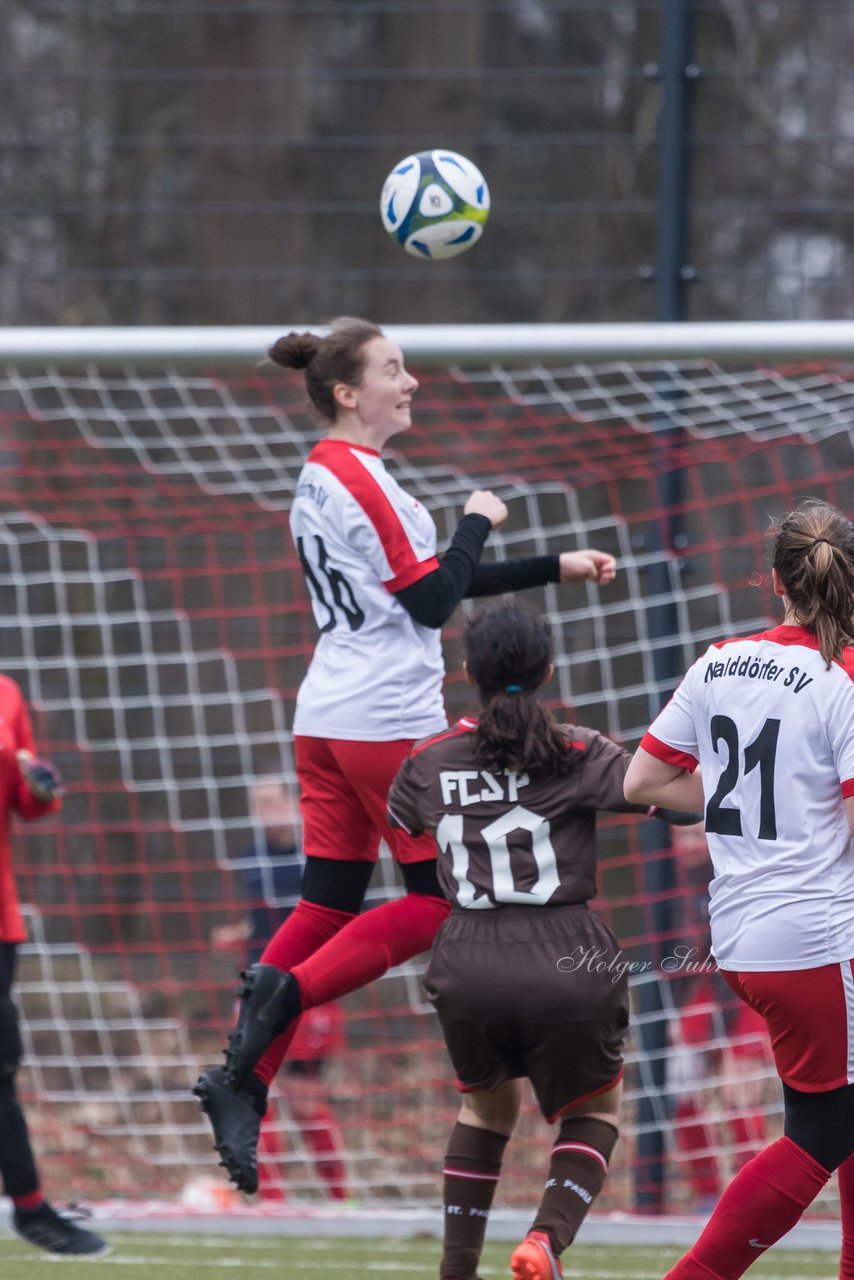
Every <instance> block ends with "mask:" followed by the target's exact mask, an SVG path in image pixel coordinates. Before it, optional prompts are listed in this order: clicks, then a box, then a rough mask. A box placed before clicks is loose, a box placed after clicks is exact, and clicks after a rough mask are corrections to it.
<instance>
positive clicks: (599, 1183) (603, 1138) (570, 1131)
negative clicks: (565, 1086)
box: [531, 1116, 617, 1257]
mask: <svg viewBox="0 0 854 1280" xmlns="http://www.w3.org/2000/svg"><path fill="white" fill-rule="evenodd" d="M616 1141H617V1130H616V1129H615V1127H614V1125H612V1124H608V1123H607V1121H605V1120H593V1119H591V1118H590V1117H589V1116H571V1117H570V1118H569V1119H568V1120H564V1122H563V1124H562V1125H561V1126H560V1131H559V1132H558V1136H557V1142H556V1143H555V1145H554V1147H553V1149H552V1159H551V1164H550V1165H549V1176H548V1181H547V1182H546V1189H545V1191H544V1193H543V1198H542V1200H541V1201H540V1207H539V1209H538V1210H537V1217H536V1219H535V1221H534V1225H533V1226H532V1227H531V1230H532V1231H544V1232H545V1233H546V1235H547V1236H548V1238H549V1240H550V1241H551V1246H552V1249H553V1251H554V1253H555V1256H556V1257H560V1255H561V1253H563V1251H564V1249H565V1248H566V1247H567V1245H569V1244H572V1242H573V1240H574V1239H575V1233H576V1232H577V1231H578V1228H579V1227H580V1226H581V1224H582V1222H583V1221H584V1219H585V1217H586V1216H587V1211H588V1209H589V1208H590V1206H591V1205H592V1203H593V1201H594V1200H595V1199H596V1197H597V1196H598V1194H599V1192H600V1191H601V1190H602V1187H603V1186H604V1184H605V1178H606V1177H607V1174H608V1161H609V1160H610V1158H611V1152H612V1151H613V1150H614V1144H615V1143H616Z"/></svg>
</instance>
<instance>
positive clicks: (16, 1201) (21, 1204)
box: [12, 1191, 45, 1210]
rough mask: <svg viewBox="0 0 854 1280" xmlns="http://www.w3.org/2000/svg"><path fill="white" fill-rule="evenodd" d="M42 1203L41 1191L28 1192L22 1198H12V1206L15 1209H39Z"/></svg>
mask: <svg viewBox="0 0 854 1280" xmlns="http://www.w3.org/2000/svg"><path fill="white" fill-rule="evenodd" d="M44 1202H45V1200H44V1196H43V1194H42V1193H41V1191H28V1192H27V1194H26V1195H23V1196H12V1204H13V1205H14V1206H15V1208H16V1209H25V1210H26V1209H40V1208H41V1207H42V1205H43V1204H44Z"/></svg>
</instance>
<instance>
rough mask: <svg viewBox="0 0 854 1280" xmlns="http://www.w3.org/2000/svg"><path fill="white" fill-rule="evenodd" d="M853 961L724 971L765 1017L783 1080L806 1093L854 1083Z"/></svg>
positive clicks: (745, 1000)
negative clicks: (810, 966) (811, 966)
mask: <svg viewBox="0 0 854 1280" xmlns="http://www.w3.org/2000/svg"><path fill="white" fill-rule="evenodd" d="M852 964H854V962H852V961H851V960H844V961H842V963H841V964H827V965H822V967H821V968H819V969H784V970H780V971H777V972H773V973H733V972H727V971H725V970H721V975H722V977H724V978H725V979H726V982H727V985H728V986H729V987H730V988H731V989H732V990H733V991H734V992H735V994H736V995H737V996H739V997H740V998H741V999H742V1000H743V1001H744V1002H745V1004H748V1005H749V1006H750V1008H751V1009H755V1010H756V1012H757V1013H758V1014H760V1015H761V1016H762V1017H763V1018H764V1019H765V1024H766V1026H767V1027H768V1033H769V1035H770V1036H771V1050H772V1052H773V1054H774V1063H775V1065H776V1067H777V1073H778V1075H779V1076H780V1079H781V1080H782V1081H783V1082H784V1083H785V1084H788V1085H791V1087H792V1088H793V1089H801V1090H803V1092H804V1093H825V1092H826V1091H827V1090H828V1089H840V1088H841V1087H842V1086H843V1085H846V1084H852V1083H854V969H852Z"/></svg>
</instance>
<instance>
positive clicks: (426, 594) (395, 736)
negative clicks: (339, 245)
mask: <svg viewBox="0 0 854 1280" xmlns="http://www.w3.org/2000/svg"><path fill="white" fill-rule="evenodd" d="M270 355H271V357H272V359H273V360H274V361H275V362H276V363H278V364H280V365H282V366H283V367H284V368H290V369H301V370H304V373H305V380H306V388H307V391H308V396H309V400H310V403H311V405H312V408H313V410H314V411H315V413H316V415H317V417H318V418H319V419H320V421H321V422H322V423H323V424H324V425H325V427H326V429H327V434H326V436H325V437H324V438H323V439H322V440H321V441H320V442H319V443H318V444H316V445H315V446H314V448H313V449H312V450H311V453H310V455H309V457H308V459H307V461H306V463H305V465H304V466H303V469H302V471H301V472H300V476H299V479H298V481H297V486H296V493H295V496H294V502H293V506H292V510H291V516H290V527H291V534H292V537H293V539H294V543H295V545H296V548H297V553H298V555H299V558H300V561H301V564H302V568H303V572H304V574H305V579H306V585H307V587H308V592H309V595H310V596H311V602H312V607H313V610H314V616H315V620H316V622H317V626H318V629H319V631H320V638H319V640H318V643H317V647H316V649H315V652H314V655H313V657H312V660H311V664H310V666H309V669H308V672H307V673H306V676H305V679H304V680H303V682H302V684H301V686H300V690H299V694H298V696H297V706H296V714H295V717H294V746H295V755H296V770H297V778H298V781H299V787H300V808H301V811H302V820H303V850H304V853H305V857H306V865H305V873H304V876H303V886H302V898H301V900H300V902H299V903H298V904H297V906H296V909H295V910H294V911H293V913H292V914H291V916H290V917H289V918H288V920H287V921H286V922H285V924H284V925H282V927H281V928H280V929H279V930H278V931H277V933H276V934H275V936H274V937H273V938H272V939H271V941H270V943H269V944H268V946H267V947H266V949H265V951H264V954H263V956H262V958H261V963H260V964H258V965H255V966H253V967H252V968H251V969H250V970H249V971H248V973H247V974H246V975H245V983H244V986H243V988H242V1000H241V1008H240V1014H239V1017H238V1022H237V1027H236V1029H235V1031H233V1032H232V1034H231V1036H230V1044H229V1049H228V1050H227V1052H226V1065H225V1068H224V1069H220V1068H215V1069H214V1070H211V1071H206V1072H205V1073H204V1074H203V1075H202V1076H201V1078H200V1080H199V1081H198V1084H197V1085H196V1089H195V1092H196V1094H197V1096H198V1097H199V1098H200V1100H201V1103H202V1107H203V1109H204V1110H205V1111H206V1112H207V1113H208V1116H209V1118H210V1120H211V1123H212V1127H213V1130H214V1141H215V1145H216V1148H217V1150H218V1152H219V1154H220V1157H221V1160H222V1163H223V1164H224V1166H225V1168H226V1171H227V1172H228V1175H229V1177H230V1178H231V1179H232V1181H233V1182H234V1183H235V1184H236V1185H237V1186H238V1187H240V1188H241V1190H244V1191H250V1192H251V1191H254V1189H255V1187H256V1186H257V1169H256V1159H255V1150H256V1145H257V1134H258V1127H259V1123H260V1116H261V1115H263V1113H264V1109H265V1107H266V1099H267V1090H268V1086H269V1085H270V1083H271V1081H272V1080H273V1078H274V1076H275V1074H276V1072H277V1070H278V1068H279V1066H280V1065H281V1063H282V1060H283V1058H284V1055H285V1053H286V1052H287V1048H288V1045H289V1043H290V1037H291V1036H292V1035H293V1032H294V1023H295V1020H296V1018H297V1017H298V1015H299V1013H300V1012H301V1011H303V1010H305V1009H308V1008H310V1007H312V1006H315V1005H320V1004H324V1003H325V1002H326V1001H328V1000H332V999H335V998H336V997H338V996H341V995H344V994H345V993H346V992H348V991H353V990H355V989H356V988H358V987H361V986H364V985H365V984H366V983H368V982H370V981H372V980H373V979H375V978H378V977H380V976H381V975H382V974H383V973H385V972H386V970H387V969H389V968H390V967H391V966H392V965H396V964H400V963H402V962H403V961H404V960H408V959H409V958H410V957H412V956H414V955H417V954H418V953H419V952H422V951H426V950H427V949H428V948H429V947H430V945H431V943H432V941H433V938H434V936H435V934H436V930H437V929H438V927H439V925H440V924H441V923H442V921H443V920H444V919H445V917H446V915H447V913H448V904H447V902H446V901H445V899H444V897H443V896H442V891H441V888H440V886H439V882H438V880H437V878H436V850H435V845H434V843H433V841H432V840H431V839H430V838H429V837H426V836H425V837H420V838H418V839H416V838H414V837H411V836H408V835H407V834H406V833H405V832H402V831H399V830H397V831H395V830H392V829H391V828H390V827H389V825H388V822H387V819H386V797H387V795H388V788H389V785H390V784H391V780H392V778H393V777H394V775H395V772H396V770H397V768H398V766H399V764H400V762H401V760H402V759H403V758H404V756H405V755H406V753H407V751H408V750H409V748H410V747H411V746H412V743H413V741H414V740H416V739H417V738H421V737H423V736H424V734H426V733H430V732H432V731H434V730H437V729H440V728H442V727H444V725H445V724H446V718H445V712H444V709H443V705H442V681H443V677H444V667H443V662H442V651H441V639H440V633H439V629H440V628H441V627H442V625H443V624H444V623H445V622H446V621H447V620H448V618H449V617H450V616H451V614H452V612H453V610H454V609H455V608H456V606H457V605H458V604H459V602H460V600H462V599H463V597H466V596H488V595H496V594H499V593H502V592H505V591H515V590H518V589H520V588H523V587H534V586H542V585H545V584H546V583H549V582H554V583H560V582H583V581H592V582H596V583H599V584H605V583H608V582H610V581H611V580H612V578H613V577H614V573H615V563H614V558H613V556H611V555H608V554H607V553H605V552H601V551H595V550H584V551H574V552H572V551H567V552H563V553H562V554H558V555H550V556H535V557H531V558H529V559H522V560H510V561H504V562H499V563H493V564H486V565H481V564H480V563H479V561H480V555H481V552H482V550H483V547H484V544H485V542H486V539H487V537H488V536H489V533H490V532H491V530H492V529H493V528H497V527H498V526H499V525H501V524H503V523H504V521H505V519H506V517H507V508H506V507H505V505H504V503H503V502H501V500H500V499H499V498H497V497H496V496H495V494H493V493H491V492H489V491H482V490H477V491H475V492H474V493H473V494H471V496H470V497H469V499H468V500H467V502H466V504H465V507H464V513H463V517H462V519H461V521H460V523H459V525H458V527H457V530H456V532H455V534H454V536H453V538H452V540H451V545H450V547H449V549H448V550H447V551H446V552H445V554H444V555H443V556H441V557H438V556H437V555H436V541H437V538H436V527H435V525H434V523H433V520H432V518H431V516H430V515H429V513H428V512H427V511H426V510H425V508H424V507H423V505H422V504H421V503H420V502H419V501H418V500H417V499H416V498H413V497H412V495H411V494H408V493H407V492H406V491H405V490H404V489H403V488H402V487H401V486H400V485H399V484H398V482H397V481H396V480H395V479H394V477H393V476H392V475H391V474H390V473H389V472H388V471H387V469H386V467H385V464H384V463H383V461H382V457H381V453H382V449H383V448H384V446H385V445H386V443H387V442H388V441H389V440H390V439H391V438H392V437H393V436H394V435H397V434H398V433H399V432H401V431H407V430H408V429H409V427H410V426H411V405H412V398H413V396H414V394H415V392H416V390H417V388H418V383H417V381H416V379H415V378H413V377H412V376H411V374H409V373H408V372H407V370H406V367H405V365H404V359H403V354H402V352H401V350H400V348H399V347H398V346H397V344H396V343H394V342H392V341H390V339H389V338H387V337H386V336H385V334H383V332H382V331H381V330H380V329H378V328H377V327H376V325H373V324H370V323H369V322H367V321H365V320H352V319H344V320H340V321H337V322H335V324H334V325H333V326H332V330H331V332H330V333H329V334H328V335H327V336H326V337H323V338H321V337H318V336H317V335H315V334H311V333H291V334H288V335H287V336H286V337H283V338H281V339H280V340H279V341H278V342H277V343H276V344H275V346H274V347H272V348H271V351H270ZM381 838H385V840H386V841H387V843H388V845H389V847H390V849H391V852H392V855H393V856H394V858H395V859H396V861H397V862H398V863H399V864H400V867H401V874H402V876H403V880H404V884H405V887H406V890H407V892H406V894H405V896H404V897H402V898H399V899H397V900H396V901H393V902H389V903H386V904H384V905H383V906H380V907H377V908H375V909H373V910H371V911H367V912H365V913H364V914H362V915H360V914H359V913H360V910H361V907H362V902H363V899H364V896H365V891H366V889H367V886H368V882H369V881H370V878H371V874H372V871H373V866H374V863H375V862H376V859H377V854H378V848H379V842H380V839H381Z"/></svg>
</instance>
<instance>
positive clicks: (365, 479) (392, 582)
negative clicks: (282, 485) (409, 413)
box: [308, 440, 439, 592]
mask: <svg viewBox="0 0 854 1280" xmlns="http://www.w3.org/2000/svg"><path fill="white" fill-rule="evenodd" d="M354 449H355V450H356V451H357V452H361V453H367V454H370V455H371V456H372V457H379V454H378V453H377V451H376V449H365V448H360V446H359V445H354V444H351V443H350V441H349V440H321V441H320V443H319V444H316V445H315V446H314V448H313V449H312V451H311V453H310V454H309V457H308V460H309V462H315V463H317V465H318V466H320V467H325V468H326V470H327V471H330V472H331V473H332V475H334V476H335V478H336V480H340V482H341V484H343V485H344V488H345V489H346V490H347V492H348V493H349V494H350V495H351V496H352V497H353V498H355V500H356V502H358V504H359V506H360V507H361V508H362V510H363V511H364V513H365V515H366V516H367V517H368V519H369V520H370V522H371V524H372V525H373V526H374V528H375V529H376V532H377V536H378V538H379V540H380V542H381V544H382V548H383V551H384V552H385V554H386V559H387V560H388V562H389V565H390V567H391V571H392V574H393V577H391V578H389V580H388V581H387V582H384V583H383V586H384V587H385V588H386V590H387V591H391V592H394V591H402V590H403V588H404V587H409V586H411V585H412V583H413V582H418V581H419V579H421V578H423V577H425V576H426V575H427V574H428V573H432V572H433V570H434V569H438V567H439V561H438V560H437V559H436V557H435V556H430V558H429V559H428V560H418V559H417V558H416V555H415V551H414V550H413V547H412V543H411V542H410V541H409V538H408V537H407V536H406V531H405V530H404V528H403V525H402V524H401V523H400V518H399V516H398V514H397V512H396V511H395V509H394V507H393V506H392V504H391V502H390V501H389V499H388V497H387V496H386V494H385V493H384V492H383V489H382V487H381V486H380V485H379V484H378V482H377V481H376V479H375V478H374V476H372V475H371V473H370V471H368V469H367V468H366V467H363V466H362V464H361V462H359V460H358V458H355V457H354V456H353V450H354ZM414 501H415V499H414V498H413V502H414Z"/></svg>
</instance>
